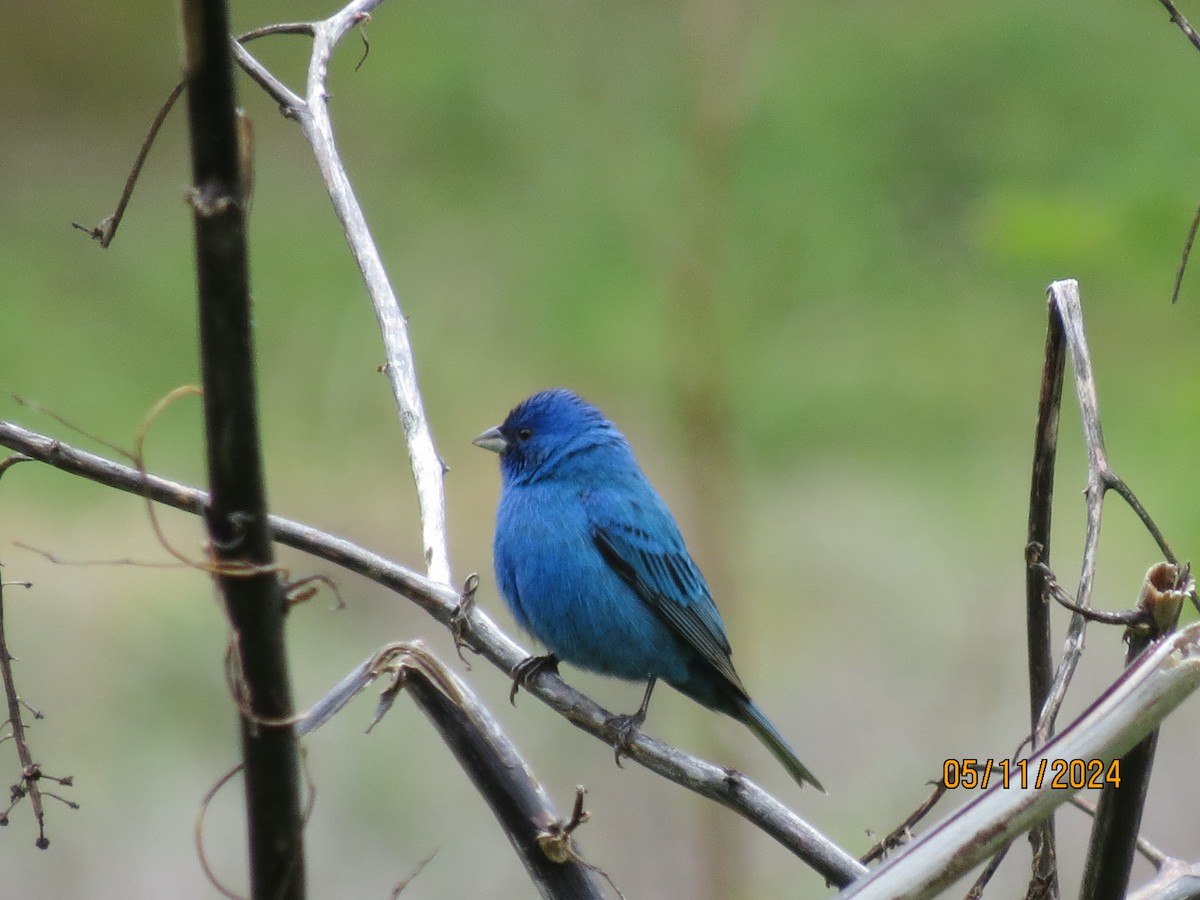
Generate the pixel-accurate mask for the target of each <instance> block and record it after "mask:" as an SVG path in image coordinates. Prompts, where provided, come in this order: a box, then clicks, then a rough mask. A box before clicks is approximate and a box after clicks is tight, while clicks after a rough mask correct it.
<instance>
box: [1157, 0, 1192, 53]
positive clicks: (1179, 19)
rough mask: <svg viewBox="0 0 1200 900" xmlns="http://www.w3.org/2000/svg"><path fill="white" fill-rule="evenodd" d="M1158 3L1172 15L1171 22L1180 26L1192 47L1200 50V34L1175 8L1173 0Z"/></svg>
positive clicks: (1159, 0)
mask: <svg viewBox="0 0 1200 900" xmlns="http://www.w3.org/2000/svg"><path fill="white" fill-rule="evenodd" d="M1158 2H1159V3H1161V4H1162V5H1163V7H1164V8H1165V9H1166V11H1167V12H1168V13H1170V14H1171V21H1172V22H1174V23H1175V24H1176V25H1177V26H1179V30H1180V31H1182V32H1183V33H1184V35H1186V36H1187V39H1188V40H1189V41H1191V42H1192V46H1193V47H1195V48H1196V49H1197V50H1200V34H1197V33H1196V29H1195V28H1193V27H1192V23H1191V22H1189V21H1188V20H1187V19H1185V18H1184V16H1183V13H1181V12H1180V11H1179V10H1178V9H1176V8H1175V4H1174V3H1172V2H1171V0H1158Z"/></svg>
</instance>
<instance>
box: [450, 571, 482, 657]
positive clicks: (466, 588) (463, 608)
mask: <svg viewBox="0 0 1200 900" xmlns="http://www.w3.org/2000/svg"><path fill="white" fill-rule="evenodd" d="M478 588H479V576H478V575H476V574H475V573H474V572H472V573H471V574H470V575H468V576H467V580H466V581H465V582H463V589H462V593H461V594H460V595H459V597H458V606H456V607H454V612H452V613H450V619H449V622H448V624H449V625H450V635H451V636H452V637H453V638H454V652H455V653H457V654H458V658H459V659H461V660H462V661H463V663H464V665H466V667H467V668H468V669H469V668H471V664H470V663H469V662H467V658H466V657H465V656H463V652H462V648H463V647H470V648H471V649H472V650H474V649H475V648H474V647H471V642H470V641H469V640H468V639H467V635H468V633H469V632H470V630H471V613H472V611H474V609H475V591H476V590H477V589H478Z"/></svg>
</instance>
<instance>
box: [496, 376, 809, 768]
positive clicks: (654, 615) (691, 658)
mask: <svg viewBox="0 0 1200 900" xmlns="http://www.w3.org/2000/svg"><path fill="white" fill-rule="evenodd" d="M474 443H475V444H476V445H477V446H479V447H482V448H483V449H485V450H491V451H493V452H495V453H498V454H499V455H500V475H501V492H500V503H499V507H498V508H497V510H496V533H495V539H494V542H493V555H494V563H495V569H496V581H497V584H498V585H499V588H500V593H501V594H502V595H503V596H504V599H505V602H506V603H507V604H508V607H509V609H510V610H511V611H512V614H513V617H514V618H515V619H516V620H517V624H518V625H520V626H521V627H522V628H523V629H524V630H526V631H528V632H529V633H530V634H532V635H533V636H534V637H535V638H537V640H538V641H540V642H541V643H542V644H543V645H545V647H546V648H547V649H548V650H549V651H550V652H549V655H547V656H534V657H530V658H529V659H526V660H525V661H524V662H522V663H521V664H520V665H518V666H517V669H516V671H515V672H514V676H515V680H514V684H513V695H514V696H515V694H516V686H517V684H518V683H520V681H523V680H527V679H528V678H529V677H532V675H533V674H535V673H536V672H538V671H540V670H542V669H545V668H556V667H557V664H558V661H559V660H563V661H565V662H569V663H572V664H573V665H576V666H579V667H580V668H583V669H589V670H591V671H593V672H599V673H601V674H603V675H611V676H615V677H617V678H623V679H627V680H630V681H646V682H647V685H646V693H645V696H644V698H643V700H642V704H641V707H640V708H639V709H638V711H637V712H636V713H634V714H633V715H631V716H617V717H614V719H613V720H612V721H611V724H612V725H614V726H615V727H616V730H617V733H618V734H619V735H621V740H622V741H623V742H624V743H626V744H627V743H628V741H629V740H630V739H631V738H632V736H633V735H634V734H635V733H636V732H637V730H638V729H639V728H640V727H641V725H642V723H643V722H644V721H645V718H646V711H647V709H648V707H649V705H650V694H651V693H652V692H653V690H654V685H655V683H656V682H657V681H658V680H659V679H661V680H663V681H665V682H666V683H667V684H669V685H671V686H672V687H674V688H676V689H677V690H679V691H681V692H682V693H683V694H685V695H686V696H688V697H691V698H692V699H693V700H695V701H696V702H698V703H701V704H703V705H704V706H707V707H709V708H710V709H714V710H717V711H718V712H722V713H725V714H726V715H729V716H732V717H733V718H735V719H738V720H739V721H741V722H744V723H745V724H746V725H747V726H749V728H750V730H751V731H753V732H754V734H755V735H756V736H757V737H758V738H759V740H761V741H762V742H763V744H765V745H766V747H767V749H769V750H770V751H771V753H773V754H774V755H775V757H776V758H777V759H778V760H779V761H780V762H781V763H783V766H784V768H786V769H787V770H788V772H789V773H790V774H791V776H792V777H793V778H794V779H796V781H797V782H798V783H800V784H801V785H803V784H804V782H806V781H807V782H809V783H810V784H812V785H813V786H814V787H816V788H817V789H818V790H821V791H823V790H824V788H822V787H821V784H820V782H818V781H817V779H816V778H815V777H813V775H812V773H811V772H809V771H808V769H807V768H805V766H804V764H803V763H802V762H800V760H799V759H798V758H797V757H796V754H795V752H794V751H793V750H792V748H791V747H790V746H788V743H787V741H785V740H784V739H783V737H782V735H780V733H779V731H778V730H777V729H776V728H775V726H774V725H772V724H771V723H770V721H768V720H767V717H766V716H764V715H763V713H762V712H761V711H760V710H759V708H758V707H757V706H755V705H754V703H753V701H751V699H750V695H749V694H748V693H747V691H746V688H745V686H744V685H743V684H742V681H741V679H740V678H739V677H738V674H737V672H736V671H734V668H733V663H732V661H731V660H730V647H729V639H728V638H727V637H726V636H725V626H724V624H723V623H722V621H721V615H720V613H718V612H717V607H716V604H714V603H713V599H712V595H711V594H710V593H709V589H708V585H707V584H706V583H705V581H704V576H703V575H701V574H700V570H699V569H698V568H697V567H696V564H695V563H694V562H693V561H692V558H691V556H690V555H689V554H688V550H687V547H686V546H685V545H684V542H683V537H682V535H681V534H680V532H679V526H678V525H676V523H675V519H674V517H673V516H672V515H671V512H670V510H669V509H667V505H666V504H665V503H664V502H663V501H662V499H661V498H660V497H659V495H658V493H657V492H656V491H655V490H654V488H653V487H652V486H651V485H650V482H649V481H648V480H647V479H646V476H645V475H644V474H643V473H642V470H641V467H640V466H638V463H637V460H636V459H635V458H634V455H633V450H632V449H631V448H630V446H629V444H628V443H627V442H626V440H625V438H624V437H623V436H622V434H621V432H619V431H618V430H617V428H616V426H614V425H613V424H612V422H610V421H608V420H607V419H606V418H605V417H604V415H603V414H602V413H601V412H600V410H598V409H597V408H596V407H594V406H592V405H591V404H590V403H587V402H586V401H584V400H583V399H581V398H580V397H578V396H576V395H575V394H574V393H572V392H570V391H568V390H563V389H555V390H548V391H542V392H541V393H537V394H534V395H533V396H531V397H529V398H528V399H526V400H524V401H522V402H521V403H520V404H519V405H518V406H517V407H516V408H515V409H513V410H512V412H510V413H509V414H508V418H507V419H505V420H504V424H503V425H500V426H498V427H496V428H492V429H490V430H488V431H485V432H484V433H483V434H481V435H479V437H477V438H476V439H475V441H474ZM618 752H619V749H618Z"/></svg>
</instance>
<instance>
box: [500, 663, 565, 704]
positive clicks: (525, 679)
mask: <svg viewBox="0 0 1200 900" xmlns="http://www.w3.org/2000/svg"><path fill="white" fill-rule="evenodd" d="M543 672H553V673H554V674H555V675H557V674H558V657H557V656H555V655H554V654H553V653H547V654H546V655H545V656H527V657H525V658H524V659H523V660H521V661H520V662H519V663H517V664H516V665H515V666H513V670H512V676H513V683H512V690H511V691H509V692H508V702H509V703H511V704H512V705H513V706H516V705H517V691H519V690H520V689H521V688H522V687H523V686H524V687H529V684H530V682H532V681H533V679H535V678H537V676H538V675H540V674H542V673H543Z"/></svg>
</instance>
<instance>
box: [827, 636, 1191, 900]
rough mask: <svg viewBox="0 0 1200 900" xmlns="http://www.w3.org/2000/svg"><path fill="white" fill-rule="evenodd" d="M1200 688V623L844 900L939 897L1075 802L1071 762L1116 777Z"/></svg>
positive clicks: (1146, 658)
mask: <svg viewBox="0 0 1200 900" xmlns="http://www.w3.org/2000/svg"><path fill="white" fill-rule="evenodd" d="M1198 688H1200V623H1194V624H1192V625H1189V626H1188V627H1187V628H1184V629H1183V630H1181V631H1179V632H1177V633H1175V634H1173V635H1171V636H1169V637H1167V638H1164V639H1163V640H1162V641H1161V642H1159V643H1158V644H1157V645H1156V646H1154V647H1152V648H1151V649H1150V650H1148V651H1147V652H1146V653H1144V654H1142V656H1140V657H1139V658H1138V659H1137V661H1136V662H1134V664H1133V665H1131V666H1129V667H1128V668H1127V669H1125V671H1124V672H1122V673H1121V675H1120V676H1119V677H1118V678H1117V680H1116V681H1114V682H1113V684H1112V685H1111V686H1110V687H1109V688H1108V689H1106V690H1105V691H1104V692H1103V693H1102V694H1101V695H1100V696H1099V697H1098V698H1097V699H1096V700H1095V701H1094V702H1092V703H1091V704H1090V705H1089V706H1088V708H1087V709H1085V710H1084V711H1083V712H1082V713H1081V714H1080V715H1079V717H1078V718H1077V719H1076V720H1075V721H1074V722H1072V723H1071V724H1070V725H1068V726H1067V727H1066V728H1064V729H1063V730H1062V732H1061V733H1060V734H1059V735H1058V736H1057V737H1055V738H1054V739H1053V740H1052V741H1050V742H1049V743H1048V744H1046V746H1044V747H1043V748H1042V749H1041V750H1039V751H1038V752H1037V753H1035V754H1033V755H1032V756H1030V757H1029V759H1028V760H1027V761H1025V765H1024V767H1023V768H1022V769H1021V770H1020V772H1019V774H1018V772H1017V770H1015V769H1011V768H1010V777H1009V778H1008V779H1007V784H1005V783H1004V782H1002V781H1000V780H995V781H993V784H992V786H991V787H990V788H988V789H987V790H986V791H984V792H983V793H982V794H980V795H979V796H978V797H976V798H975V799H974V800H972V801H971V802H970V803H968V804H967V805H966V806H964V807H963V808H962V809H960V810H958V811H956V812H955V813H953V814H952V815H951V816H949V817H948V818H946V819H945V820H943V821H942V822H940V823H938V824H937V825H934V826H933V827H932V828H931V829H930V830H929V831H928V832H926V833H925V834H923V835H922V836H920V837H918V838H917V839H916V840H915V841H913V842H912V843H911V844H909V845H908V846H906V847H904V848H903V849H902V850H900V852H899V853H897V854H896V855H895V856H894V857H892V858H891V859H890V860H888V861H887V862H885V863H884V864H883V865H882V866H881V867H880V868H879V869H877V870H875V871H874V872H872V873H871V874H870V875H868V876H867V877H866V878H864V879H862V880H861V881H857V882H855V883H854V884H852V885H851V886H850V887H849V888H847V889H846V890H844V891H843V892H842V893H840V894H839V895H838V900H850V898H854V900H876V898H883V897H909V896H922V897H923V896H932V895H933V894H934V893H935V892H937V891H939V890H941V889H943V888H946V887H949V886H950V885H952V884H953V883H954V882H955V881H957V880H958V879H959V878H961V877H962V876H963V875H964V874H965V873H966V872H968V871H970V870H971V869H972V868H974V867H975V866H976V865H978V864H979V863H980V862H982V861H983V860H984V859H987V858H988V857H989V856H990V855H992V854H994V853H995V852H997V851H998V850H999V849H1000V848H1002V847H1004V846H1006V845H1007V844H1009V843H1010V842H1011V841H1012V840H1013V839H1014V838H1016V837H1017V836H1018V835H1020V834H1021V833H1023V832H1024V831H1025V830H1027V829H1029V828H1030V827H1031V826H1032V825H1033V824H1034V823H1036V822H1038V821H1041V820H1043V819H1044V818H1046V817H1047V816H1049V815H1051V814H1052V813H1053V811H1054V810H1055V809H1056V808H1057V807H1058V806H1059V805H1060V804H1062V803H1065V802H1066V801H1067V800H1069V799H1070V798H1071V797H1072V796H1073V794H1074V793H1075V790H1076V786H1075V785H1074V784H1069V783H1068V784H1067V785H1065V786H1066V788H1067V789H1065V790H1064V789H1063V787H1059V786H1056V779H1055V774H1056V773H1058V772H1059V770H1060V767H1061V768H1062V771H1064V772H1065V771H1067V768H1066V765H1067V763H1068V761H1071V760H1074V761H1075V762H1078V763H1082V761H1083V760H1088V761H1092V760H1095V761H1097V764H1098V765H1099V767H1100V771H1101V772H1106V773H1110V772H1112V770H1111V768H1109V767H1111V766H1112V765H1113V761H1114V760H1118V759H1119V758H1120V757H1122V756H1124V755H1125V754H1127V753H1128V752H1129V750H1130V749H1131V748H1132V747H1134V746H1135V745H1136V744H1137V743H1138V742H1139V741H1141V740H1142V739H1143V738H1144V737H1145V736H1146V735H1147V734H1149V733H1150V732H1151V731H1152V730H1153V729H1154V728H1156V727H1157V726H1158V725H1159V723H1161V722H1162V720H1163V719H1164V718H1166V716H1167V715H1169V714H1170V713H1171V712H1172V711H1173V710H1174V709H1175V708H1176V707H1177V706H1179V704H1180V703H1182V702H1183V701H1184V700H1185V699H1187V698H1188V697H1189V696H1190V695H1191V694H1192V693H1193V692H1195V691H1196V690H1197V689H1198ZM1060 761H1061V763H1060ZM1113 774H1114V775H1115V773H1113ZM1064 777H1066V776H1064ZM1104 777H1108V775H1107V774H1106V775H1105V776H1104ZM1070 781H1076V776H1073V775H1072V776H1070Z"/></svg>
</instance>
